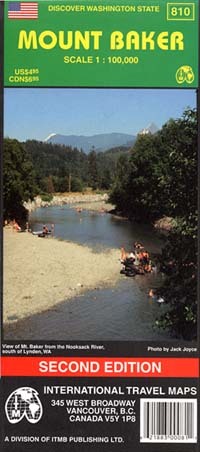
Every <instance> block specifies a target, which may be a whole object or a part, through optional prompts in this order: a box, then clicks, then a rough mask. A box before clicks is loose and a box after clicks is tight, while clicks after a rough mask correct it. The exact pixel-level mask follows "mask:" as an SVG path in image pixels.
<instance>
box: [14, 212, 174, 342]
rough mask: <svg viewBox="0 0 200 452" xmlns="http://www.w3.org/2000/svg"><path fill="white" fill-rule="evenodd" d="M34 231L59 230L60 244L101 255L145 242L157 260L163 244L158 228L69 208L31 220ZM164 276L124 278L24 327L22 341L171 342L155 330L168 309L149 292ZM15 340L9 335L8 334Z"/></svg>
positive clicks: (27, 321) (36, 215) (30, 320)
mask: <svg viewBox="0 0 200 452" xmlns="http://www.w3.org/2000/svg"><path fill="white" fill-rule="evenodd" d="M29 222H30V226H31V228H32V230H34V231H39V230H41V229H42V226H43V224H47V225H48V226H49V227H50V226H51V224H54V226H55V232H54V235H55V237H57V238H58V239H61V240H68V241H73V242H76V243H79V244H81V245H87V246H89V247H91V248H92V250H93V251H94V252H95V253H96V252H102V251H104V250H106V249H108V248H118V249H119V256H120V248H121V246H124V247H125V249H126V250H131V249H132V246H133V243H134V242H135V241H140V242H142V243H143V244H144V246H145V248H147V250H148V251H149V252H150V253H151V254H153V253H159V252H160V251H161V246H162V244H163V242H162V240H161V239H160V238H159V236H158V235H157V233H156V232H155V231H154V230H153V228H151V227H149V226H146V225H138V224H133V223H131V222H129V221H127V220H124V219H120V218H117V217H115V216H113V215H110V214H106V213H99V212H93V211H87V210H83V211H82V212H80V213H78V212H77V211H76V209H75V208H71V207H69V206H63V207H60V206H59V207H58V206H52V207H47V208H40V209H37V210H35V211H34V212H32V213H31V214H30V218H29ZM160 279H161V275H158V274H151V275H146V276H136V277H135V278H127V277H125V276H124V275H121V276H119V282H118V283H117V284H116V285H115V286H112V287H106V288H103V287H97V288H96V289H95V290H91V291H89V292H87V293H85V294H82V295H81V296H76V297H74V298H71V299H69V300H63V302H62V303H60V304H58V305H56V306H55V307H54V308H51V309H49V310H48V311H46V312H42V313H38V314H36V315H33V316H31V317H30V318H26V319H24V320H21V321H18V322H17V325H13V327H12V326H11V329H10V328H9V330H10V334H11V336H12V334H13V331H12V330H13V329H14V330H15V327H17V330H16V333H17V337H18V339H20V338H23V339H35V338H40V339H43V340H122V341H123V340H130V341H131V340H159V339H162V340H163V339H164V340H165V339H166V338H169V337H168V336H167V333H166V332H159V331H158V330H155V328H154V327H153V325H154V323H155V319H156V317H157V316H159V315H160V313H161V312H163V310H164V309H165V306H164V305H163V304H158V303H156V302H155V301H153V300H152V299H150V298H149V297H148V290H149V287H156V286H158V285H159V284H160ZM8 338H9V332H8Z"/></svg>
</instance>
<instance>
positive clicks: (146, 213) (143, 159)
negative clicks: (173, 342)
mask: <svg viewBox="0 0 200 452" xmlns="http://www.w3.org/2000/svg"><path fill="white" fill-rule="evenodd" d="M110 201H111V202H112V203H114V204H115V205H116V208H117V210H119V211H121V212H122V213H123V214H125V215H127V216H129V217H130V218H133V219H135V220H137V221H142V222H152V221H155V220H156V219H159V218H161V217H162V216H171V217H173V218H174V219H175V221H176V224H177V226H176V227H174V229H173V230H172V231H171V232H170V233H169V234H168V239H167V243H166V246H165V247H164V249H163V254H162V258H161V266H162V268H163V269H164V272H165V273H166V278H165V282H164V284H163V286H162V288H161V289H160V294H161V295H162V296H163V297H164V298H165V300H166V303H168V305H169V310H168V311H167V312H166V313H165V314H164V315H163V316H161V318H160V319H158V320H157V325H158V326H159V327H162V328H168V329H169V330H170V331H171V333H172V334H174V335H176V336H182V337H184V338H187V339H188V338H193V337H195V334H196V310H197V301H196V300H197V281H196V273H197V113H196V111H195V110H190V109H188V110H186V111H185V112H184V114H183V116H182V117H181V118H180V119H178V120H172V119H171V120H170V121H168V123H167V124H165V125H164V126H163V128H162V129H161V130H160V131H159V132H158V133H156V134H154V135H151V134H149V135H144V136H143V135H140V136H138V138H137V141H136V143H135V145H134V148H133V149H132V151H131V155H130V156H129V157H128V156H127V157H123V158H122V159H121V158H119V160H118V165H117V171H116V177H115V181H114V184H113V186H112V190H111V195H110Z"/></svg>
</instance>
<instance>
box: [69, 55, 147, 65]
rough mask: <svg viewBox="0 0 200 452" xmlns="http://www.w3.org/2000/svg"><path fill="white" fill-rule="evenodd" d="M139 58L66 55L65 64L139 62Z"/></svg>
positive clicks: (125, 63)
mask: <svg viewBox="0 0 200 452" xmlns="http://www.w3.org/2000/svg"><path fill="white" fill-rule="evenodd" d="M138 62H139V58H138V57H137V56H115V55H113V56H107V57H100V56H92V55H87V56H80V55H78V56H77V55H71V56H70V55H65V56H64V63H65V64H124V65H127V64H138Z"/></svg>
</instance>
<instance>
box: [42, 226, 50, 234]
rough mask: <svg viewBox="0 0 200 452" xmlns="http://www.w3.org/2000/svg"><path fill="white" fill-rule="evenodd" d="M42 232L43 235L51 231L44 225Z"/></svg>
mask: <svg viewBox="0 0 200 452" xmlns="http://www.w3.org/2000/svg"><path fill="white" fill-rule="evenodd" d="M42 232H43V234H48V232H49V230H48V227H47V225H46V224H44V225H43V228H42Z"/></svg>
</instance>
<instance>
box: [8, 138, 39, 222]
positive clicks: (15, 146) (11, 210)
mask: <svg viewBox="0 0 200 452" xmlns="http://www.w3.org/2000/svg"><path fill="white" fill-rule="evenodd" d="M36 193H37V187H36V184H35V175H34V171H33V165H32V163H31V160H30V158H29V156H28V154H27V152H26V150H25V148H24V146H23V145H22V144H21V143H19V142H18V141H17V140H11V139H5V140H4V150H3V198H4V212H3V213H4V219H9V220H12V219H14V218H15V219H16V220H17V221H21V220H22V219H23V220H24V219H25V218H26V214H27V211H26V209H25V208H24V207H23V201H28V200H29V199H33V197H34V196H35V194H36Z"/></svg>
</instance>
